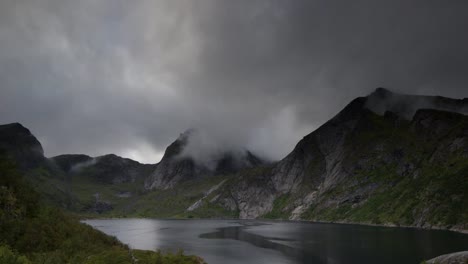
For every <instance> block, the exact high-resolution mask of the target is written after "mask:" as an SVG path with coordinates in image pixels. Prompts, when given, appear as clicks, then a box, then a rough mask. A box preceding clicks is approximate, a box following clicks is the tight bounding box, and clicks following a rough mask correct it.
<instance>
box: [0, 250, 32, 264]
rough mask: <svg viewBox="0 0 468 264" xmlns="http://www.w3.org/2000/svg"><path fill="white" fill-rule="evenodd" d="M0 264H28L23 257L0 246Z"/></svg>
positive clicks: (27, 260) (26, 259)
mask: <svg viewBox="0 0 468 264" xmlns="http://www.w3.org/2000/svg"><path fill="white" fill-rule="evenodd" d="M0 263H2V264H30V263H31V262H30V261H29V259H28V258H27V257H25V256H22V255H19V254H17V253H15V252H13V251H12V250H11V249H10V248H9V247H8V246H0Z"/></svg>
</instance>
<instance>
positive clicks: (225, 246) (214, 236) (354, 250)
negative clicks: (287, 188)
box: [84, 219, 468, 264]
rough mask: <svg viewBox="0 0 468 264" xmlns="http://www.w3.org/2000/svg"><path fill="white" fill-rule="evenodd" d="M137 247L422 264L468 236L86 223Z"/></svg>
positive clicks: (217, 261)
mask: <svg viewBox="0 0 468 264" xmlns="http://www.w3.org/2000/svg"><path fill="white" fill-rule="evenodd" d="M84 222H85V223H87V224H89V225H91V226H93V227H95V228H97V229H99V230H101V231H103V232H104V233H106V234H109V235H113V236H116V237H117V238H118V239H119V240H120V241H122V242H123V243H126V244H128V245H129V246H130V247H132V248H135V249H149V250H154V249H162V250H170V251H176V250H177V249H183V250H184V252H185V253H186V254H194V255H198V256H201V257H203V258H204V259H205V260H206V261H207V262H208V263H209V264H231V263H243V264H250V263H252V264H260V263H269V264H274V263H308V264H309V263H310V264H313V263H334V264H335V263H392V264H393V263H419V262H420V261H421V260H424V259H429V258H432V257H435V256H438V255H441V254H446V253H450V252H454V251H462V250H468V235H464V234H459V233H454V232H448V231H437V230H432V231H429V230H419V229H411V228H384V227H370V226H359V225H340V224H319V223H297V222H275V221H247V220H245V221H243V220H241V221H239V220H156V219H111V220H87V221H84Z"/></svg>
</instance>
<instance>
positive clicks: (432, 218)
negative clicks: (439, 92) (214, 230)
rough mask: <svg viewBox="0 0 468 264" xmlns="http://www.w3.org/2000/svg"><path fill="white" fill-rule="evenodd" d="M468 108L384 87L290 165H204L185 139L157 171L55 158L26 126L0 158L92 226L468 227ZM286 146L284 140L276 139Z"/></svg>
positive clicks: (248, 161) (9, 138) (5, 137)
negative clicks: (206, 221) (118, 220)
mask: <svg viewBox="0 0 468 264" xmlns="http://www.w3.org/2000/svg"><path fill="white" fill-rule="evenodd" d="M467 114H468V99H467V98H465V99H450V98H444V97H437V96H417V95H403V94H397V93H393V92H391V91H389V90H387V89H383V88H378V89H376V90H375V91H374V92H373V93H371V94H370V95H368V96H365V97H359V98H356V99H355V100H353V101H352V102H350V103H349V104H348V105H347V106H346V107H345V108H344V109H343V110H342V111H340V112H339V113H338V114H337V115H336V116H335V117H333V118H332V119H331V120H329V121H328V122H326V123H325V124H323V125H322V126H321V127H319V128H318V129H316V130H315V131H313V132H312V133H310V134H308V135H306V136H305V137H304V138H303V139H302V140H300V141H299V142H298V143H297V145H296V146H295V148H294V149H293V150H292V151H291V152H290V153H289V154H288V155H287V156H286V157H284V158H283V159H282V160H280V161H275V162H270V161H265V160H263V159H262V157H259V156H257V155H255V153H252V152H250V151H248V150H245V151H240V152H234V153H233V152H229V151H226V152H220V153H218V154H217V155H216V156H214V157H212V159H210V161H209V162H207V163H203V164H200V163H198V162H197V161H195V160H194V159H192V158H191V157H189V156H185V155H183V150H184V147H185V146H186V145H187V142H188V141H190V140H191V138H192V134H193V133H197V132H196V130H188V131H187V132H184V133H182V134H181V135H180V136H179V137H178V138H177V139H176V140H175V141H174V142H173V143H172V144H170V145H169V146H168V147H167V149H166V152H165V154H164V156H163V158H162V160H161V161H160V162H159V163H157V164H141V163H139V162H136V161H133V160H131V159H127V158H122V157H119V156H116V155H113V154H109V155H104V156H100V157H90V156H87V155H83V154H79V155H77V154H65V155H60V156H56V157H51V158H47V157H45V156H44V154H43V153H44V152H43V149H42V146H41V143H40V142H39V141H38V140H37V139H36V138H35V137H34V135H33V134H32V133H31V132H30V131H29V130H28V129H27V128H25V127H24V126H22V125H21V124H18V123H14V124H6V125H1V126H0V149H2V151H3V152H4V153H6V154H7V156H9V157H10V159H12V160H13V161H14V162H15V163H16V164H17V166H18V167H19V168H20V169H21V170H22V171H23V172H24V174H25V175H26V176H25V178H26V180H27V181H29V182H30V183H32V186H34V188H35V189H36V190H37V191H38V192H39V193H40V194H41V196H42V197H43V199H44V200H45V201H46V203H48V204H51V205H57V206H59V207H62V208H64V209H66V210H68V211H71V212H74V213H76V214H79V215H81V216H86V217H157V218H241V219H256V218H261V219H263V218H267V219H287V220H310V221H330V222H344V223H364V224H382V225H397V226H414V227H424V228H444V229H456V230H467V228H468V209H467V208H468V197H467V194H468V116H467ZM272 144H274V142H272Z"/></svg>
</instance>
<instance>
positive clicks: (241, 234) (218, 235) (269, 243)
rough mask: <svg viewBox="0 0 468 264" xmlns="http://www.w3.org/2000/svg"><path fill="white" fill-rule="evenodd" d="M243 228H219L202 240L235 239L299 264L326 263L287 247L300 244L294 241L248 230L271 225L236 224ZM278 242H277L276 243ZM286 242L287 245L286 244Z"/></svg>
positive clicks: (300, 250) (205, 235)
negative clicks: (281, 255)
mask: <svg viewBox="0 0 468 264" xmlns="http://www.w3.org/2000/svg"><path fill="white" fill-rule="evenodd" d="M236 223H238V224H240V225H241V226H229V227H222V228H218V229H217V231H215V232H212V233H205V234H201V235H200V236H199V237H200V238H207V239H233V240H238V241H243V242H247V243H249V244H252V245H254V246H256V247H260V248H266V249H272V250H276V251H279V252H281V253H283V254H284V255H286V256H288V257H290V258H293V259H295V260H296V261H298V263H317V264H320V263H326V262H324V261H323V260H320V258H318V257H317V256H315V255H313V254H311V253H310V252H307V251H304V250H302V249H301V248H295V247H291V246H288V245H286V243H289V244H291V243H294V242H298V241H296V240H294V239H288V238H281V237H269V236H268V237H267V236H261V235H257V234H253V233H249V232H248V231H247V230H248V229H249V227H250V226H261V225H270V224H267V223H249V222H247V223H245V222H244V223H241V222H236ZM276 241H277V242H276ZM284 242H286V243H284Z"/></svg>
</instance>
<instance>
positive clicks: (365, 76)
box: [0, 0, 468, 163]
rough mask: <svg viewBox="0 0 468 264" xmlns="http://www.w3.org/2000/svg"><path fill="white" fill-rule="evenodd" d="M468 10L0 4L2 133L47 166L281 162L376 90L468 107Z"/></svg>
mask: <svg viewBox="0 0 468 264" xmlns="http://www.w3.org/2000/svg"><path fill="white" fill-rule="evenodd" d="M467 12H468V3H467V2H466V1H419V0H418V1H403V0H397V1H380V0H377V1H371V0H368V1H353V2H352V3H351V2H349V1H344V0H341V1H337V0H332V1H314V0H312V1H274V0H254V1H214V0H201V1H196V2H195V1H189V0H176V1H174V0H159V1H149V0H148V1H146V0H142V1H115V0H112V1H111V0H99V1H94V0H93V1H91V0H85V1H62V0H60V1H59V0H24V1H13V0H7V1H2V2H1V3H0V123H10V122H21V123H22V124H24V125H25V126H26V127H28V128H30V129H31V130H32V132H33V133H34V134H35V135H37V136H38V138H39V139H40V141H41V142H42V143H43V145H44V149H45V152H46V155H48V156H54V155H57V154H63V153H86V154H89V155H92V156H98V155H103V154H106V153H116V154H118V155H122V156H126V157H131V158H134V159H137V160H139V161H142V162H150V163H155V162H157V161H159V159H160V158H161V156H162V154H163V153H164V149H165V148H166V146H167V145H169V144H170V143H171V142H172V141H174V140H175V139H176V138H177V135H178V134H179V133H180V132H181V131H185V130H186V129H187V128H190V127H193V128H197V131H199V133H197V134H198V136H197V137H198V139H197V140H196V141H194V142H196V143H193V144H198V145H196V146H193V149H195V150H197V151H196V152H194V153H193V155H200V157H201V156H203V155H209V154H206V153H209V152H210V151H215V152H216V151H219V150H221V149H234V150H235V149H249V150H252V151H253V152H254V153H258V154H260V155H262V156H264V157H266V158H268V159H279V158H282V157H283V156H284V155H285V154H287V153H288V152H289V151H290V150H291V149H292V148H293V147H294V145H295V143H296V142H297V141H298V140H299V139H300V138H302V136H304V135H305V134H307V133H309V132H311V131H312V130H313V129H314V128H316V127H318V126H319V125H320V124H322V123H323V122H325V121H327V120H328V119H329V118H331V117H332V116H333V115H334V114H336V113H337V112H338V111H339V110H340V109H341V108H343V107H344V106H345V105H346V104H347V103H348V102H349V101H350V100H352V99H353V98H355V97H358V96H363V95H366V94H369V93H370V92H371V91H372V90H373V89H374V88H375V87H380V86H384V87H389V88H390V89H392V90H394V91H396V92H403V93H410V94H427V95H443V96H448V97H454V98H462V97H468V94H467V93H468V92H467V89H466V87H467V85H468V75H467V74H466V72H468V65H467V63H466V61H467V59H468V48H467V47H468V39H467V36H466V34H465V32H464V31H465V29H466V28H467V27H468V19H466V13H467Z"/></svg>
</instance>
